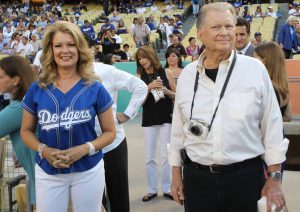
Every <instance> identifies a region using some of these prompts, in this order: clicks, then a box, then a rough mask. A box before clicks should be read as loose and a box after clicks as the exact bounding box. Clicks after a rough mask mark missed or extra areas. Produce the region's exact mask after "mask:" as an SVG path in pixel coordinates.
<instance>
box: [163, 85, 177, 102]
mask: <svg viewBox="0 0 300 212" xmlns="http://www.w3.org/2000/svg"><path fill="white" fill-rule="evenodd" d="M162 89H163V92H164V94H165V96H168V97H169V98H171V99H175V93H174V92H173V91H170V90H169V89H168V88H166V87H165V86H164V87H163V88H162Z"/></svg>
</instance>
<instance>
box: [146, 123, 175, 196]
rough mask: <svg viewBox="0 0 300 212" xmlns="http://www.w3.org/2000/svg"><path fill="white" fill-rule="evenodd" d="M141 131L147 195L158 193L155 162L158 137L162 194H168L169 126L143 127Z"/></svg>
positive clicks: (169, 178) (169, 174)
mask: <svg viewBox="0 0 300 212" xmlns="http://www.w3.org/2000/svg"><path fill="white" fill-rule="evenodd" d="M143 130H144V140H145V144H146V171H147V175H148V186H149V193H157V191H158V188H157V187H158V183H157V178H158V172H157V162H156V144H157V139H158V136H159V138H160V161H161V164H162V171H161V185H162V192H163V193H168V192H170V187H171V168H170V165H169V163H168V151H167V145H168V144H169V143H170V133H171V124H162V125H155V126H151V127H143Z"/></svg>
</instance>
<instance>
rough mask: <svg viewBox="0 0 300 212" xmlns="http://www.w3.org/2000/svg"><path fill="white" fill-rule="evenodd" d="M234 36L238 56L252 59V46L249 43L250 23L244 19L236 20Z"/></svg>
mask: <svg viewBox="0 0 300 212" xmlns="http://www.w3.org/2000/svg"><path fill="white" fill-rule="evenodd" d="M235 34H236V41H235V49H236V50H237V52H238V54H243V55H247V56H250V57H253V53H254V46H253V45H252V44H251V42H250V23H249V22H248V21H247V20H246V19H244V18H240V17H238V18H237V23H236V27H235Z"/></svg>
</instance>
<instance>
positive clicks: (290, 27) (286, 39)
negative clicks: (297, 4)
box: [278, 15, 300, 59]
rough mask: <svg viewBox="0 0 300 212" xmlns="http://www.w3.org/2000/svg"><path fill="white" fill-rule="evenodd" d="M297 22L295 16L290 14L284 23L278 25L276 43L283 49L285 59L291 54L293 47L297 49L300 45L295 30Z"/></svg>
mask: <svg viewBox="0 0 300 212" xmlns="http://www.w3.org/2000/svg"><path fill="white" fill-rule="evenodd" d="M297 23H298V22H297V18H296V17H295V16H292V15H290V16H289V17H288V18H287V21H286V23H285V24H283V25H282V26H281V27H280V31H279V35H278V43H279V45H280V46H281V48H282V50H283V51H284V55H285V59H290V58H291V57H292V55H293V54H292V53H293V52H292V51H293V49H294V50H295V51H298V47H299V46H300V42H299V41H298V38H297V35H296V30H295V27H296V25H297Z"/></svg>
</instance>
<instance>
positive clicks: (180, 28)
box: [173, 14, 183, 35]
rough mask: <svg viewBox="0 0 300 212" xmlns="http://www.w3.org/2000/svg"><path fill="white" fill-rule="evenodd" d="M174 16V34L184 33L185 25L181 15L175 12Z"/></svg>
mask: <svg viewBox="0 0 300 212" xmlns="http://www.w3.org/2000/svg"><path fill="white" fill-rule="evenodd" d="M174 17H175V24H174V30H173V34H181V35H183V25H182V22H181V15H180V14H175V15H174Z"/></svg>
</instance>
